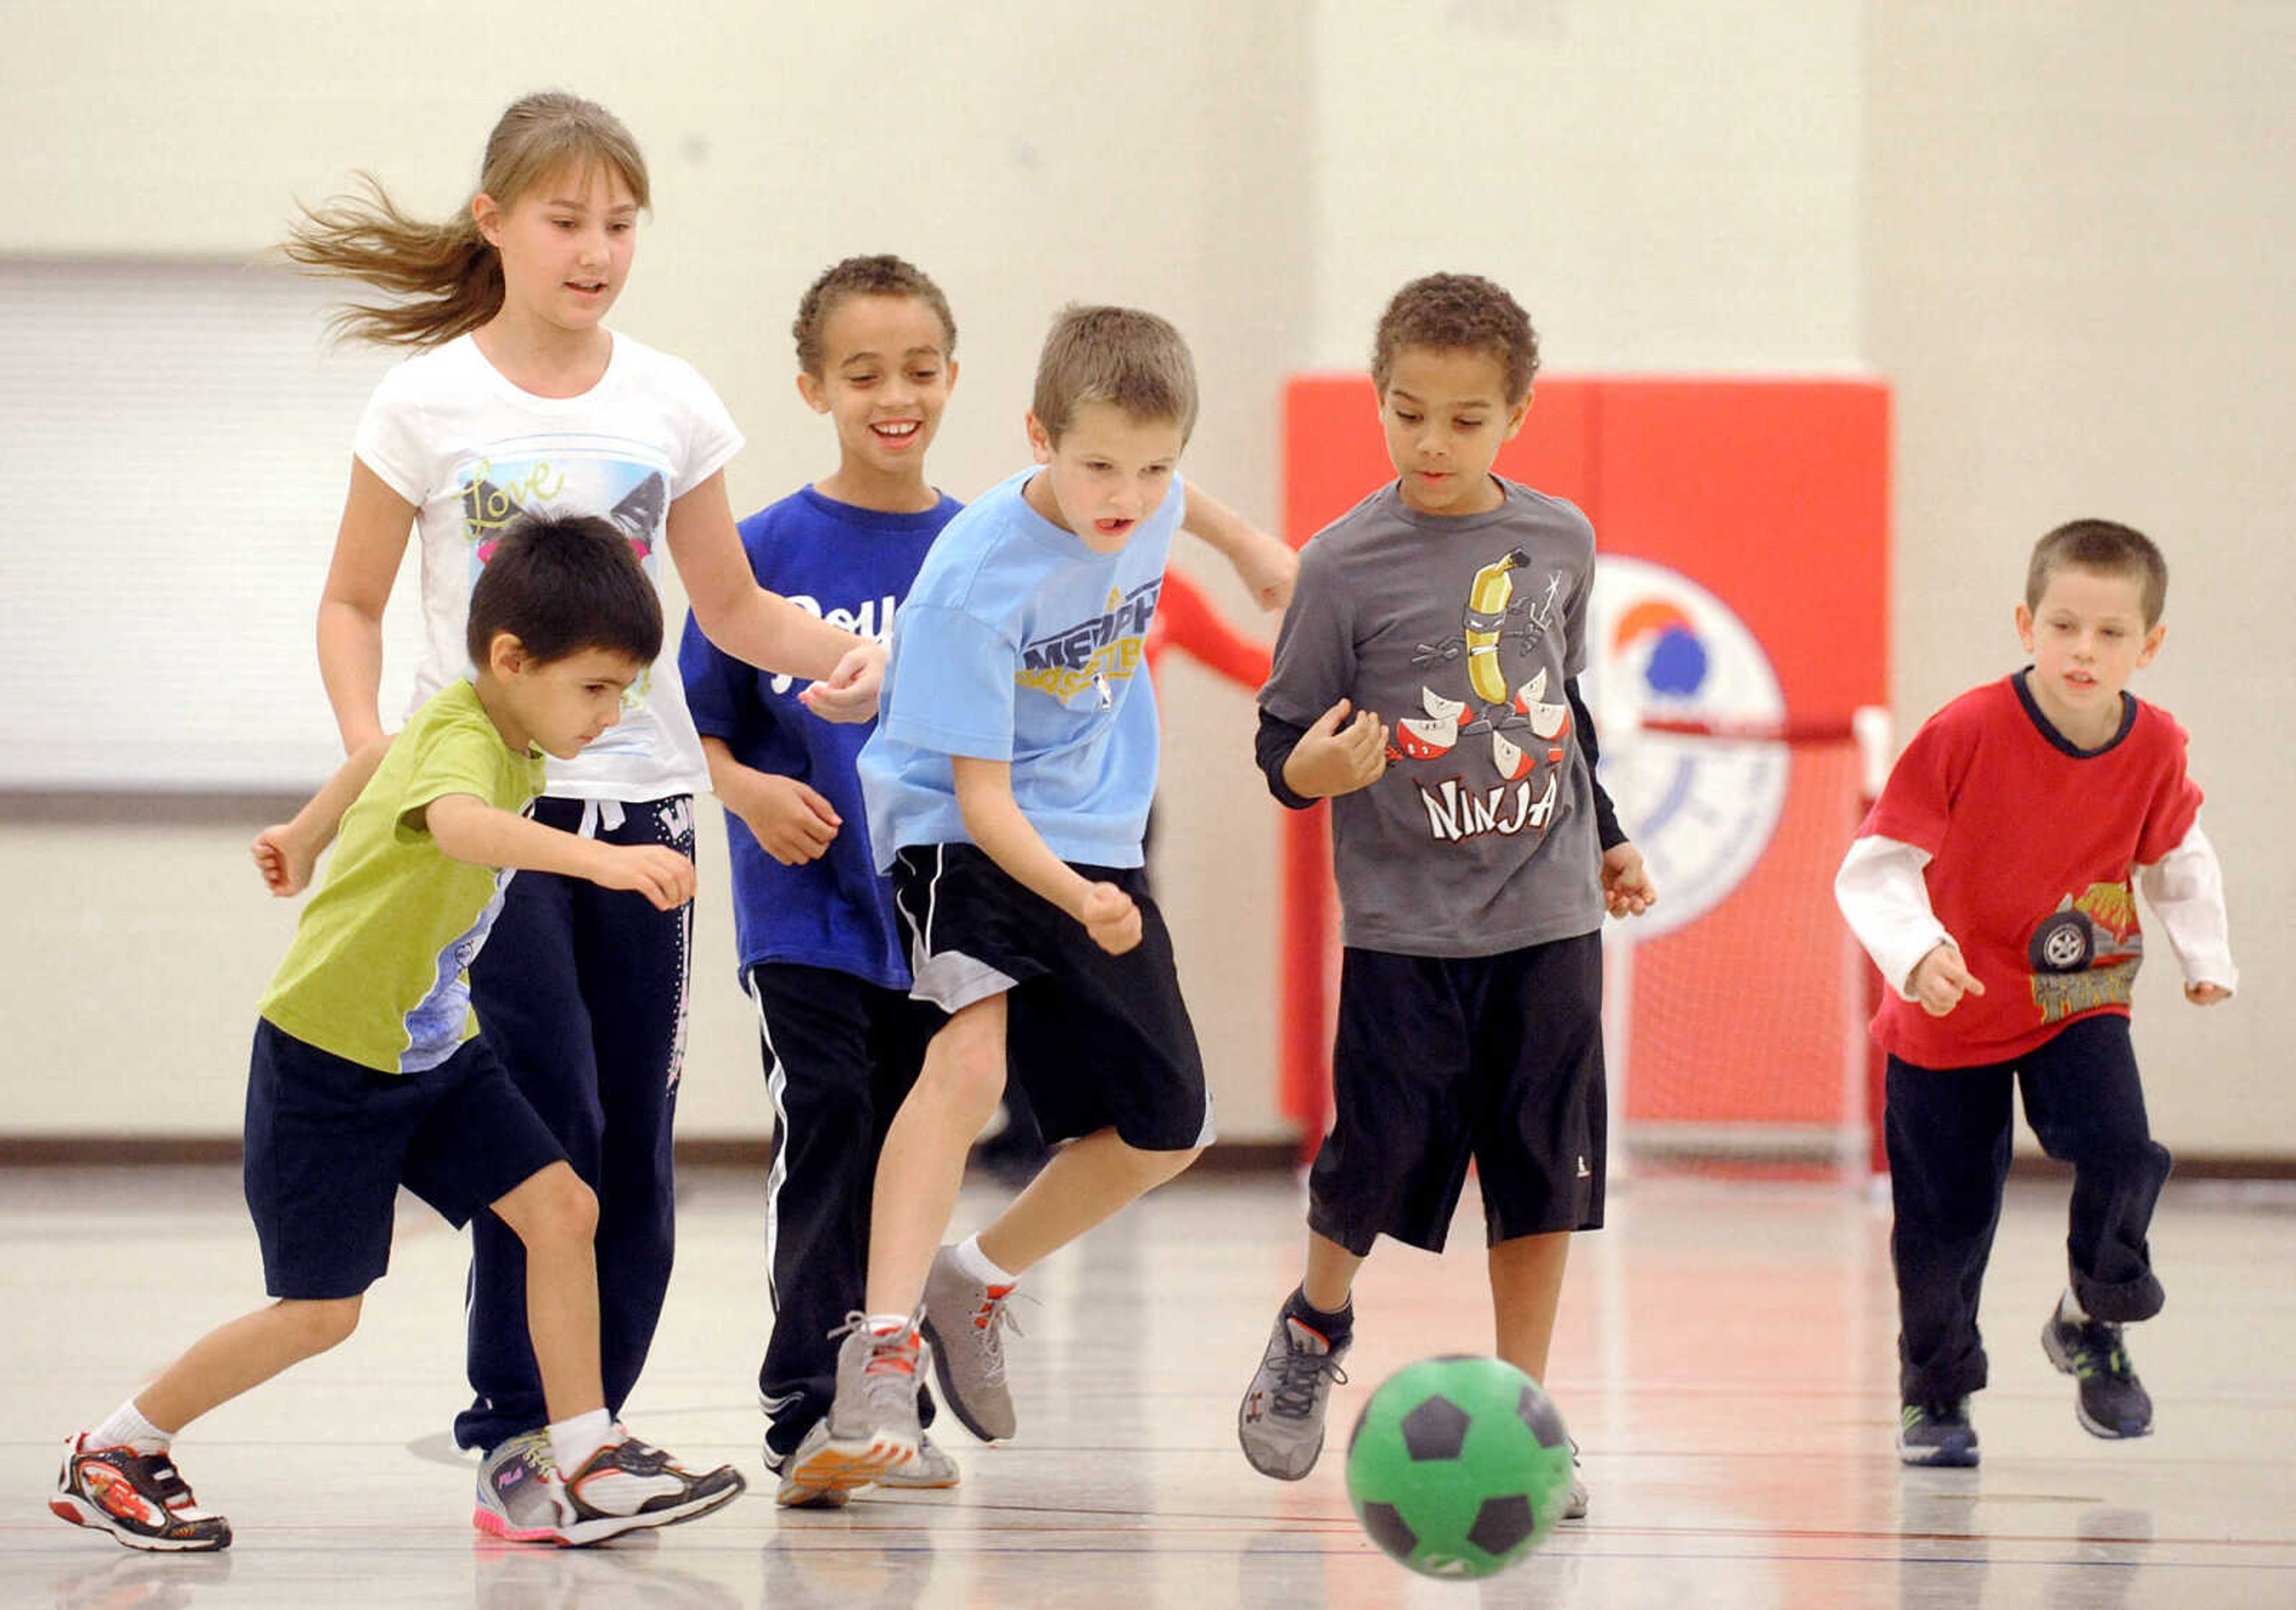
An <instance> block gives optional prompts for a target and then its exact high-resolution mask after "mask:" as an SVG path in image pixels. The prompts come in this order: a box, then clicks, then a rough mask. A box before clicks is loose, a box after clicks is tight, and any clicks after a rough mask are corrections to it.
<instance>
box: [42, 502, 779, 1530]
mask: <svg viewBox="0 0 2296 1610" xmlns="http://www.w3.org/2000/svg"><path fill="white" fill-rule="evenodd" d="M661 633H662V626H661V611H660V604H659V602H658V601H657V599H656V596H655V593H654V588H653V584H652V582H650V581H649V580H648V579H647V578H646V576H645V574H644V571H643V570H642V569H641V568H639V565H638V561H637V559H636V557H635V554H634V553H633V552H632V551H631V548H630V545H629V543H628V542H627V539H626V538H624V537H623V536H622V535H620V533H619V532H618V531H617V530H616V529H615V528H614V527H612V526H611V525H610V524H609V523H607V522H606V521H604V520H601V519H589V518H583V519H525V520H521V522H519V523H518V524H516V525H515V526H513V527H512V528H511V529H510V530H509V531H508V532H507V533H506V534H505V535H504V536H503V538H502V540H501V541H500V543H498V544H497V545H496V547H495V549H494V550H493V552H492V553H491V554H490V555H489V556H488V559H487V560H486V562H485V568H484V570H483V571H482V572H481V573H480V577H479V580H478V583H477V584H476V586H475V587H474V588H473V590H472V592H471V609H470V625H469V636H468V642H469V647H470V652H471V663H472V665H473V666H476V667H477V669H476V670H475V672H474V673H473V674H472V675H471V678H470V679H469V680H466V681H459V682H453V683H450V684H449V685H448V686H447V687H446V688H444V689H442V690H441V691H439V694H438V695H437V696H436V697H434V698H433V699H430V701H429V702H428V703H427V704H425V705H424V706H423V707H422V708H421V709H420V710H418V711H416V712H415V714H414V716H413V717H412V718H411V719H410V720H409V721H408V723H407V724H406V730H405V731H402V732H400V733H399V734H398V737H397V738H396V739H395V740H380V741H378V742H376V743H373V744H371V745H369V746H367V747H366V748H364V749H362V750H360V751H359V752H358V753H357V755H355V756H352V757H351V758H350V759H349V760H348V762H346V763H345V764H344V765H343V768H342V770H341V771H340V772H337V773H336V774H335V776H334V777H333V778H332V780H330V781H329V782H328V783H327V785H326V787H325V788H324V789H321V790H320V792H319V794H318V795H317V797H316V798H314V799H313V800H312V801H311V803H310V804H309V805H306V806H305V807H304V808H303V810H302V811H301V813H299V814H298V815H297V816H296V818H295V819H294V821H291V822H288V823H285V824H284V825H283V826H279V827H274V828H267V829H266V830H264V831H263V833H262V834H261V835H259V836H258V838H257V839H256V841H255V846H254V854H255V859H256V863H257V865H258V868H259V869H260V870H261V871H262V873H263V877H264V881H265V882H266V884H267V885H269V886H270V887H271V889H272V891H273V893H275V894H279V895H292V894H295V893H297V892H299V891H300V890H301V889H302V888H303V887H304V886H305V885H306V884H307V882H308V881H309V880H310V876H311V870H312V868H313V866H314V864H315V863H316V861H317V859H318V855H319V853H320V851H321V850H323V849H324V847H325V846H326V845H327V843H328V842H329V840H331V839H332V838H334V837H335V836H336V829H337V824H338V821H340V829H341V842H340V846H338V847H337V849H336V851H335V854H334V857H333V860H332V864H331V865H330V867H329V869H328V877H327V879H326V882H325V883H324V886H323V887H321V888H320V889H319V891H318V893H317V894H316V895H313V896H312V899H311V903H310V904H309V905H308V906H307V907H306V908H305V910H304V912H303V919H302V922H301V924H300V925H299V928H297V930H296V935H295V940H294V943H293V944H292V945H291V947H290V948H289V950H288V952H287V957H286V960H284V961H283V962H282V963H281V964H280V968H279V971H278V973H277V975H276V976H275V977H274V978H273V980H272V983H271V987H270V988H269V989H268V990H266V992H265V993H264V995H263V998H262V1001H261V1002H260V1003H259V1006H258V1011H259V1013H260V1021H259V1022H258V1024H257V1026H256V1034H255V1049H254V1053H253V1057H252V1059H251V1062H250V1068H249V1075H248V1101H247V1128H246V1187H247V1201H248V1207H249V1210H250V1213H251V1214H253V1216H254V1219H255V1228H256V1237H257V1239H258V1242H259V1243H260V1244H261V1246H262V1252H263V1270H264V1283H265V1287H266V1290H267V1291H268V1292H269V1293H270V1295H272V1296H273V1297H275V1298H276V1299H278V1300H277V1301H276V1302H275V1303H274V1304H271V1306H269V1307H267V1308H262V1309H258V1310H257V1311H256V1312H252V1313H250V1314H246V1315H243V1316H242V1317H241V1318H239V1319H237V1320H232V1321H231V1322H229V1323H228V1324H225V1325H224V1326H222V1327H220V1328H217V1329H216V1330H213V1331H210V1332H209V1334H208V1335H207V1336H204V1337H202V1338H201V1340H200V1341H198V1342H196V1343H194V1344H193V1345H192V1347H191V1349H190V1351H188V1352H187V1353H184V1355H183V1356H182V1357H181V1358H179V1359H177V1360H176V1361H175V1362H174V1363H173V1364H171V1365H169V1366H168V1369H166V1371H164V1372H163V1373H162V1374H161V1375H160V1378H159V1379H158V1380H156V1381H154V1382H152V1384H151V1385H149V1386H147V1387H145V1388H144V1389H143V1391H142V1392H140V1393H136V1394H135V1396H134V1397H132V1398H130V1399H129V1400H128V1401H127V1402H125V1403H123V1404H121V1405H120V1407H119V1409H118V1410H115V1411H114V1412H113V1414H112V1415H111V1418H109V1419H107V1420H105V1421H104V1422H103V1423H102V1424H101V1425H99V1426H95V1427H94V1429H92V1430H89V1431H84V1432H81V1433H79V1434H77V1435H75V1436H74V1437H73V1438H72V1439H71V1440H70V1442H69V1443H68V1444H67V1446H66V1449H65V1453H64V1460H63V1468H62V1470H61V1474H60V1475H58V1477H57V1481H56V1488H55V1492H54V1495H53V1497H52V1498H51V1499H50V1500H49V1504H48V1507H49V1508H50V1509H52V1510H53V1512H54V1513H55V1514H56V1515H58V1516H61V1517H62V1518H63V1519H65V1520H68V1521H70V1522H72V1523H73V1524H76V1525H82V1526H94V1527H101V1528H102V1529H104V1530H107V1531H109V1532H111V1533H112V1535H113V1536H115V1537H117V1538H118V1539H119V1541H121V1542H122V1543H125V1544H127V1546H128V1547H129V1548H131V1549H160V1550H204V1549H223V1548H226V1547H228V1546H229V1545H230V1542H231V1524H230V1523H229V1522H228V1521H226V1520H225V1518H224V1517H223V1516H219V1515H215V1514H211V1513H209V1512H207V1511H203V1510H201V1509H200V1508H198V1507H197V1506H196V1504H195V1502H194V1500H193V1497H192V1490H191V1488H190V1487H189V1486H188V1485H187V1484H186V1483H184V1479H183V1477H182V1476H181V1475H179V1474H178V1473H177V1471H176V1467H175V1465H174V1463H173V1461H172V1459H170V1458H169V1452H168V1450H169V1444H170V1442H172V1440H173V1439H174V1437H175V1435H176V1433H177V1432H179V1431H180V1430H182V1429H183V1427H184V1426H186V1425H187V1424H189V1423H190V1422H191V1421H192V1420H193V1419H195V1418H198V1417H199V1416H200V1415H202V1414H204V1413H206V1412H207V1411H208V1410H210V1409H213V1408H215V1407H216V1406H217V1405H218V1404H220V1403H223V1402H226V1401H228V1400H230V1399H232V1398H234V1397H237V1396H238V1395H239V1394H240V1393H243V1392H245V1391H247V1390H248V1389H249V1388H250V1387H252V1386H256V1385H260V1384H261V1383H263V1382H265V1381H266V1380H269V1379H270V1378H271V1377H273V1376H275V1375H277V1374H278V1373H280V1372H281V1371H282V1370H283V1369H287V1368H288V1367H289V1366H291V1365H293V1364H296V1363H299V1362H300V1361H303V1360H304V1359H307V1358H309V1357H311V1356H312V1355H314V1354H316V1353H323V1352H324V1351H325V1350H326V1349H328V1348H330V1347H332V1346H334V1345H335V1344H337V1343H339V1342H340V1341H342V1340H343V1339H344V1338H345V1337H346V1336H349V1335H350V1333H351V1330H352V1328H354V1327H355V1326H356V1325H357V1323H358V1316H359V1307H360V1304H361V1302H362V1300H363V1295H364V1293H365V1290H366V1287H368V1286H369V1285H371V1284H372V1283H373V1281H374V1280H375V1279H378V1278H379V1277H380V1276H381V1274H382V1273H383V1272H384V1271H385V1269H386V1268H388V1266H389V1258H390V1230H391V1215H392V1203H393V1199H394V1198H395V1197H396V1195H397V1193H398V1188H399V1186H401V1185H402V1184H403V1185H405V1186H406V1188H407V1189H409V1190H411V1191H413V1192H414V1194H415V1195H416V1196H418V1197H422V1199H423V1200H424V1201H426V1202H428V1203H430V1205H432V1206H433V1207H435V1208H437V1209H438V1210H439V1213H440V1214H443V1215H445V1216H446V1218H447V1219H448V1220H449V1221H450V1222H453V1223H454V1224H455V1225H456V1226H458V1227H459V1226H461V1225H463V1224H464V1223H466V1222H468V1221H469V1220H470V1219H471V1217H472V1216H473V1215H475V1214H478V1213H480V1211H482V1210H487V1209H491V1210H492V1211H493V1212H494V1214H496V1216H497V1217H498V1218H500V1219H501V1220H502V1221H503V1222H504V1223H505V1224H507V1225H509V1226H510V1228H511V1229H512V1230H513V1231H515V1232H516V1233H517V1234H518V1236H519V1238H521V1240H522V1241H523V1242H524V1243H525V1245H526V1251H527V1321H528V1327H529V1331H530V1332H531V1335H532V1339H533V1344H534V1351H535V1355H536V1358H537V1362H538V1363H539V1365H540V1367H541V1374H542V1380H543V1390H544V1393H545V1397H546V1398H547V1399H548V1402H549V1410H550V1417H551V1425H550V1440H551V1445H552V1452H553V1459H552V1461H550V1463H549V1464H548V1465H546V1466H541V1467H538V1468H537V1470H536V1471H535V1472H534V1479H536V1480H537V1481H540V1482H543V1483H545V1484H546V1486H547V1488H548V1490H549V1491H550V1494H551V1499H552V1503H551V1507H550V1513H551V1515H552V1516H553V1523H554V1524H553V1525H552V1527H551V1528H550V1529H549V1530H548V1531H547V1532H535V1533H521V1534H520V1535H521V1539H523V1540H524V1541H556V1542H562V1543H591V1542H596V1541H601V1540H603V1539H604V1538H608V1537H611V1536H614V1535H616V1534H617V1533H619V1532H627V1531H629V1530H631V1529H632V1528H634V1527H640V1526H660V1525H666V1524H670V1523H672V1522H675V1521H681V1520H686V1519H690V1518H692V1517H693V1516H698V1515H702V1514H706V1513H707V1512H709V1510H712V1509H715V1508H718V1507H719V1506H721V1505H723V1504H726V1503H727V1502H730V1501H731V1500H733V1499H734V1496H735V1495H736V1494H738V1493H739V1492H740V1491H742V1477H741V1476H740V1475H739V1474H738V1473H737V1472H735V1471H734V1470H733V1469H732V1468H731V1467H721V1468H719V1469H717V1470H713V1471H710V1472H709V1473H707V1474H705V1475H693V1474H692V1473H689V1472H687V1471H686V1470H685V1469H683V1468H681V1467H679V1466H678V1465H677V1463H676V1461H675V1460H673V1459H670V1457H669V1456H668V1455H667V1454H665V1453H663V1452H662V1451H660V1450H659V1449H655V1448H651V1447H648V1446H647V1445H646V1444H645V1443H644V1442H639V1441H638V1440H637V1439H636V1438H635V1437H632V1436H630V1435H629V1434H627V1432H625V1431H623V1430H622V1428H621V1427H620V1426H619V1425H618V1424H616V1423H615V1421H614V1419H613V1418H612V1416H611V1414H609V1413H608V1412H607V1410H606V1408H605V1393H604V1387H603V1383H602V1381H601V1378H600V1373H599V1363H598V1289H597V1267H596V1261H595V1254H594V1251H593V1248H592V1236H593V1231H594V1227H595V1224H596V1219H597V1204H596V1201H595V1199H594V1197H592V1195H591V1193H590V1189H589V1188H588V1187H587V1186H586V1185H585V1184H584V1183H583V1182H582V1181H581V1180H580V1179H579V1178H578V1176H577V1175H576V1174H575V1173H574V1170H573V1168H572V1167H571V1166H570V1165H569V1164H568V1162H567V1161H566V1157H565V1155H564V1153H563V1152H562V1150H561V1149H560V1148H559V1146H558V1143H557V1141H556V1140H554V1139H553V1137H552V1135H551V1132H550V1131H549V1129H548V1128H547V1127H546V1126H545V1124H543V1122H542V1120H541V1119H540V1118H539V1117H538V1116H536V1114H535V1112H534V1110H533V1108H532V1107H529V1106H528V1104H527V1101H526V1099H525V1098H524V1097H523V1096H521V1095H520V1094H519V1092H518V1091H517V1090H516V1089H515V1088H514V1087H513V1086H512V1083H511V1081H510V1077H509V1075H507V1074H506V1073H505V1072H504V1069H503V1067H502V1065H501V1064H500V1063H499V1062H498V1061H496V1058H495V1057H494V1055H493V1053H492V1052H491V1051H490V1050H488V1047H487V1043H486V1041H485V1040H484V1039H482V1038H481V1037H480V1034H479V1026H478V1023H477V1020H476V1019H475V1017H473V1016H472V1014H471V1004H470V979H469V976H468V973H467V970H466V969H467V968H468V967H469V965H470V961H471V957H472V956H474V955H476V954H477V953H478V951H479V947H480V945H481V944H484V943H485V941H486V936H487V932H488V928H490V927H491V926H492V924H493V921H494V918H495V914H496V911H499V910H500V909H501V907H502V893H503V889H504V887H505V886H506V885H507V884H508V883H509V881H510V879H511V878H512V875H513V874H514V872H516V871H518V870H541V871H553V872H560V873H565V874H568V875H570V876H574V877H580V878H585V879H589V880H590V881H592V882H594V883H598V884H601V885H603V886H604V887H608V888H617V889H634V890H636V891H638V892H639V893H642V894H644V895H645V896H646V897H647V898H648V899H649V900H651V901H652V903H654V904H655V905H656V906H657V907H659V908H660V909H662V910H665V911H668V910H672V909H674V908H676V906H678V905H681V904H683V903H685V902H686V901H687V900H689V899H690V898H692V896H693V863H692V862H688V861H687V860H686V859H685V857H684V856H682V855H680V854H676V852H674V851H672V850H669V849H668V848H666V847H663V846H614V845H605V844H600V843H598V842H597V841H595V840H594V839H587V838H577V837H576V836H575V835H573V834H570V833H564V832H561V831H559V830H556V829H554V828H549V827H545V826H544V825H543V824H541V823H540V822H537V821H532V820H530V819H529V818H527V817H524V816H522V815H521V814H520V812H521V811H522V810H523V809H524V808H525V807H526V805H527V804H528V802H529V801H530V800H532V799H533V798H534V797H535V796H536V795H537V793H539V792H540V790H541V788H542V781H543V761H542V756H543V755H544V754H549V755H553V756H558V757H559V758H561V759H568V758H571V757H572V756H574V755H576V754H578V752H579V751H580V750H581V749H582V748H583V747H584V746H585V745H586V744H588V743H590V742H591V741H592V740H594V739H596V738H597V737H598V736H599V734H600V733H602V732H603V731H606V729H608V728H609V727H611V726H612V725H613V724H614V723H615V722H616V721H617V720H618V719H619V716H620V714H621V705H622V697H623V694H624V693H625V692H626V691H627V690H628V688H629V687H630V685H631V684H632V683H633V682H636V681H637V680H638V679H639V678H640V677H641V676H643V675H644V674H645V671H646V667H647V666H649V665H650V664H651V663H652V660H653V658H654V657H655V656H656V655H657V654H658V653H660V649H661ZM537 1463H538V1465H539V1461H537Z"/></svg>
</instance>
